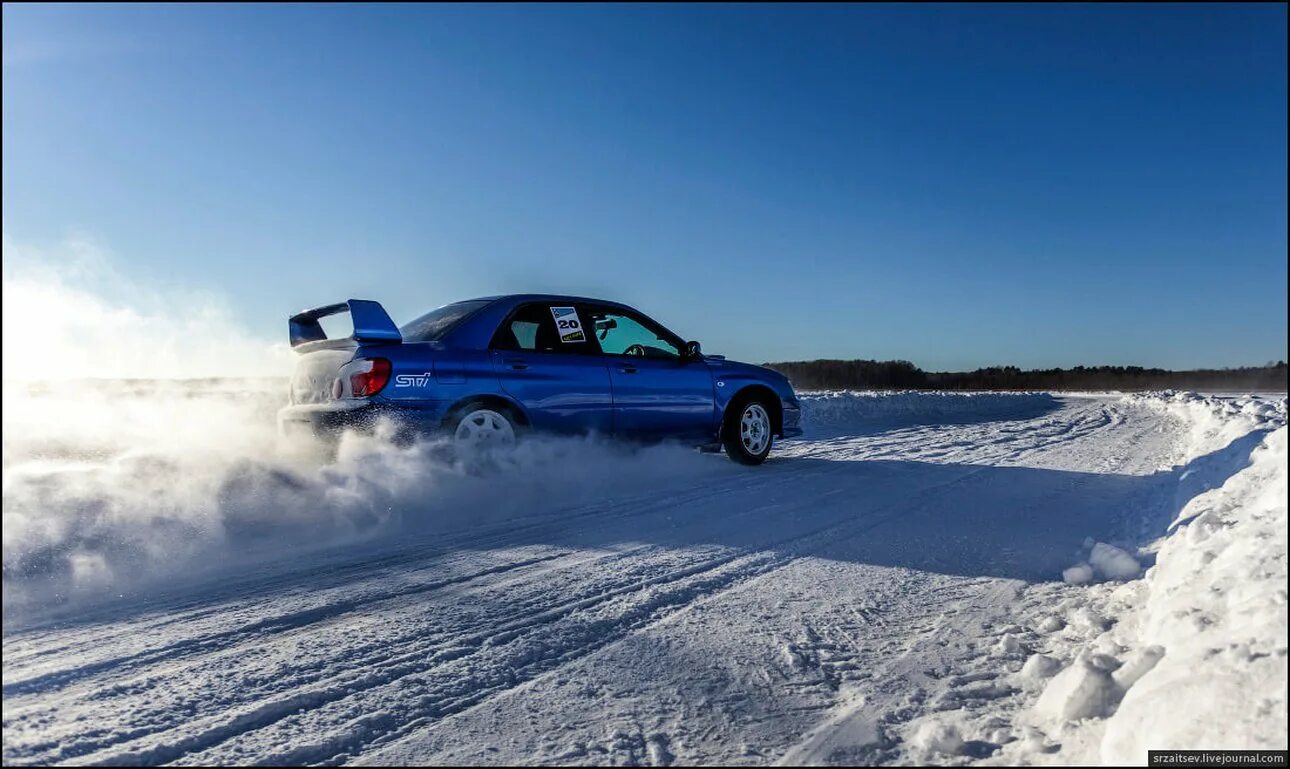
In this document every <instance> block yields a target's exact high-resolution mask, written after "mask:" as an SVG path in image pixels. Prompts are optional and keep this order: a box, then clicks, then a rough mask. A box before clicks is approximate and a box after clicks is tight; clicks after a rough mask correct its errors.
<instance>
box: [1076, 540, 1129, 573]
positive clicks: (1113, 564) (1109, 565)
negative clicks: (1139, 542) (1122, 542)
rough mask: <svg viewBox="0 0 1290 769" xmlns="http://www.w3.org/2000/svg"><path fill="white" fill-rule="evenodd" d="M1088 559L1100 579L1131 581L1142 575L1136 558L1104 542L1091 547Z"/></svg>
mask: <svg viewBox="0 0 1290 769" xmlns="http://www.w3.org/2000/svg"><path fill="white" fill-rule="evenodd" d="M1088 559H1089V562H1090V563H1091V565H1092V566H1093V571H1094V572H1096V573H1097V575H1098V576H1099V577H1101V578H1102V579H1113V580H1125V579H1133V578H1134V577H1137V576H1138V575H1139V574H1141V573H1142V566H1141V564H1139V563H1138V559H1137V558H1134V557H1133V556H1131V555H1129V554H1128V553H1126V552H1125V551H1123V550H1121V549H1120V548H1118V547H1116V546H1115V545H1108V544H1106V543H1105V542H1098V543H1097V544H1096V545H1093V552H1091V553H1090V554H1089V557H1088Z"/></svg>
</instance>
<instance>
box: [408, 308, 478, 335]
mask: <svg viewBox="0 0 1290 769" xmlns="http://www.w3.org/2000/svg"><path fill="white" fill-rule="evenodd" d="M486 304H488V300H482V301H481V300H472V301H469V302H456V303H454V304H446V305H444V306H443V307H440V308H438V309H437V310H431V311H430V312H427V313H426V314H425V315H422V316H421V317H419V318H417V319H416V320H414V321H412V322H411V323H408V324H406V325H404V326H403V327H402V328H400V329H399V333H400V334H402V335H403V341H405V342H434V341H436V340H438V339H440V338H442V337H443V335H444V334H447V333H448V332H449V331H451V330H452V329H453V328H455V327H456V326H457V324H458V323H460V322H461V321H462V320H464V319H465V318H466V316H467V315H470V314H471V313H472V312H474V311H475V310H478V309H479V308H481V307H483V306H484V305H486Z"/></svg>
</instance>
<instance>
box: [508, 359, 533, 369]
mask: <svg viewBox="0 0 1290 769" xmlns="http://www.w3.org/2000/svg"><path fill="white" fill-rule="evenodd" d="M502 362H503V363H505V364H506V365H508V366H510V367H511V368H513V369H515V370H516V371H522V370H524V369H526V368H528V367H529V364H527V363H525V362H524V361H523V360H521V359H519V358H507V359H506V360H504V361H502Z"/></svg>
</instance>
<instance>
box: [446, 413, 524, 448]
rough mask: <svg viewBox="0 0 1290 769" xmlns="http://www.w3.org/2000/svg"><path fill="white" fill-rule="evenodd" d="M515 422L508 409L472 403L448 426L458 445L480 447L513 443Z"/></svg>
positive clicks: (516, 421)
mask: <svg viewBox="0 0 1290 769" xmlns="http://www.w3.org/2000/svg"><path fill="white" fill-rule="evenodd" d="M517 423H518V420H516V419H515V417H514V415H512V414H511V413H510V411H509V410H508V409H504V408H500V407H498V408H494V407H491V406H488V405H484V404H473V405H469V406H466V407H465V408H463V409H462V410H461V411H460V412H458V413H457V415H456V416H455V417H453V419H452V421H451V422H450V423H449V425H448V428H449V431H450V432H451V434H452V439H453V442H454V443H456V444H457V445H458V446H462V447H468V448H481V449H482V448H488V447H491V446H509V445H511V444H513V443H515V435H516V432H517V429H516V425H517Z"/></svg>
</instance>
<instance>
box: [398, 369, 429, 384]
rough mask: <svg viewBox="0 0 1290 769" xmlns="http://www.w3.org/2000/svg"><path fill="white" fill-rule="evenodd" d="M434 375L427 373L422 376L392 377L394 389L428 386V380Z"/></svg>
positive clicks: (403, 375) (400, 375)
mask: <svg viewBox="0 0 1290 769" xmlns="http://www.w3.org/2000/svg"><path fill="white" fill-rule="evenodd" d="M433 376H434V375H433V374H431V373H430V372H429V371H427V372H425V373H424V374H399V375H398V376H396V377H394V386H395V387H424V386H425V385H428V384H430V379H431V378H432V377H433Z"/></svg>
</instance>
